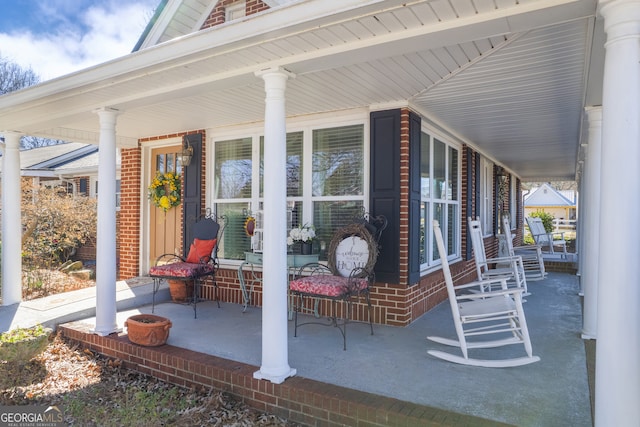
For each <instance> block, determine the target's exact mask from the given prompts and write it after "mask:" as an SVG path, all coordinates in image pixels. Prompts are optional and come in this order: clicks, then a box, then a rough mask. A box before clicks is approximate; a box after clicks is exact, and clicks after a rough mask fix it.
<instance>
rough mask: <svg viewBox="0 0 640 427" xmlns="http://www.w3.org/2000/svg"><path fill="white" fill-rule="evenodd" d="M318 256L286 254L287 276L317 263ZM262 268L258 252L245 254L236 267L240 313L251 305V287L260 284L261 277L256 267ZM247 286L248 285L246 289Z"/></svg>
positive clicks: (260, 254) (260, 255)
mask: <svg viewBox="0 0 640 427" xmlns="http://www.w3.org/2000/svg"><path fill="white" fill-rule="evenodd" d="M318 259H319V255H318V254H311V255H301V254H287V268H288V275H289V277H291V276H292V275H293V274H294V273H295V269H296V268H300V267H302V266H303V265H305V264H309V263H313V262H318ZM257 266H262V253H258V252H245V253H244V261H243V262H242V264H240V267H238V279H239V281H240V289H241V290H242V300H243V304H242V312H243V313H244V312H245V311H247V308H248V307H249V306H250V305H251V296H252V295H253V287H254V286H255V284H256V283H258V282H262V276H261V275H260V276H259V275H258V274H257V273H256V267H257ZM245 271H248V272H249V273H250V274H249V278H248V280H247V281H248V282H249V283H245V277H244V272H245ZM247 284H248V285H249V286H248V287H247ZM289 320H291V309H289Z"/></svg>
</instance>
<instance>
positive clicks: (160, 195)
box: [149, 171, 181, 212]
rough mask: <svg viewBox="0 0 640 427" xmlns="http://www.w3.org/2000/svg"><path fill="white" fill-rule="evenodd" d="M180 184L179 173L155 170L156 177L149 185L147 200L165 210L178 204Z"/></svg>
mask: <svg viewBox="0 0 640 427" xmlns="http://www.w3.org/2000/svg"><path fill="white" fill-rule="evenodd" d="M180 186H181V181H180V175H178V174H175V173H173V172H167V173H165V174H163V173H162V172H160V171H156V177H155V178H154V179H153V181H152V182H151V185H150V186H149V200H151V203H153V204H154V205H155V206H157V207H159V208H160V209H162V210H163V211H165V212H166V211H168V210H169V209H171V208H172V207H174V206H178V205H179V204H180V201H181V200H180Z"/></svg>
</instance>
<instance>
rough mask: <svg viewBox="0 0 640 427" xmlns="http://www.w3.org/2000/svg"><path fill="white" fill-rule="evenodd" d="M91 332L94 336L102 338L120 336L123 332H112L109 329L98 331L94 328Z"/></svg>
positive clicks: (117, 330)
mask: <svg viewBox="0 0 640 427" xmlns="http://www.w3.org/2000/svg"><path fill="white" fill-rule="evenodd" d="M89 332H91V333H92V334H95V335H98V336H100V337H106V336H108V335H111V334H119V333H120V332H122V328H115V329H110V330H109V329H107V330H98V329H97V328H94V329H90V330H89Z"/></svg>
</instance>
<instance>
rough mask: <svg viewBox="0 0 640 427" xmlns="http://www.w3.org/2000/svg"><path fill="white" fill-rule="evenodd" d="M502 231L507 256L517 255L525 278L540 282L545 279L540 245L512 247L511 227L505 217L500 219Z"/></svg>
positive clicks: (545, 273) (507, 218)
mask: <svg viewBox="0 0 640 427" xmlns="http://www.w3.org/2000/svg"><path fill="white" fill-rule="evenodd" d="M502 230H503V231H504V237H505V239H506V241H507V248H508V249H509V255H510V256H517V255H519V256H520V257H521V258H522V266H523V267H524V275H525V278H526V279H527V280H530V281H531V280H542V279H544V278H545V277H547V272H546V271H545V268H544V259H543V258H542V248H541V247H540V245H524V246H513V236H512V234H511V225H510V223H509V217H508V216H507V215H504V216H503V217H502Z"/></svg>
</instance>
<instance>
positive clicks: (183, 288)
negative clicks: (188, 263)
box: [168, 280, 193, 302]
mask: <svg viewBox="0 0 640 427" xmlns="http://www.w3.org/2000/svg"><path fill="white" fill-rule="evenodd" d="M168 282H169V294H170V295H171V299H172V300H173V301H175V302H186V301H191V299H193V281H191V280H188V281H185V280H168Z"/></svg>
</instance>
